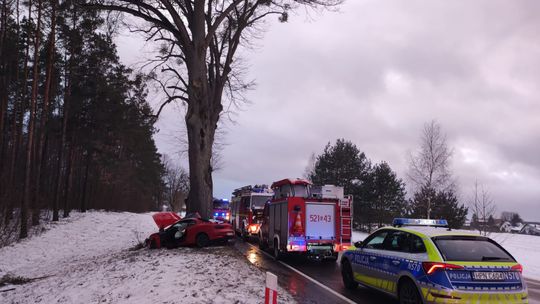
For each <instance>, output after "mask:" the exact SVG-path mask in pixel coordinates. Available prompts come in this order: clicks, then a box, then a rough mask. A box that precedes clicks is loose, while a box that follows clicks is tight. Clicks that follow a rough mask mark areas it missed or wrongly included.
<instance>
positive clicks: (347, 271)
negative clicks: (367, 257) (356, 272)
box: [341, 260, 358, 289]
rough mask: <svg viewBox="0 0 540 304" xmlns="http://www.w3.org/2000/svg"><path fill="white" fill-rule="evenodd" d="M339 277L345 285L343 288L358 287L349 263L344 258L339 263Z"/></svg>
mask: <svg viewBox="0 0 540 304" xmlns="http://www.w3.org/2000/svg"><path fill="white" fill-rule="evenodd" d="M341 278H342V279H343V285H345V288H347V289H355V288H356V287H358V283H357V282H356V281H354V276H353V272H352V267H351V264H350V263H349V261H347V260H344V261H343V262H342V263H341Z"/></svg>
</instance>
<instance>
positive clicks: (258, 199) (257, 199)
mask: <svg viewBox="0 0 540 304" xmlns="http://www.w3.org/2000/svg"><path fill="white" fill-rule="evenodd" d="M270 199H272V196H271V195H268V196H266V195H265V196H252V197H251V208H253V209H263V208H264V204H266V202H267V201H268V200H270Z"/></svg>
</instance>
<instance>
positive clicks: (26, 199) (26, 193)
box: [19, 0, 41, 239]
mask: <svg viewBox="0 0 540 304" xmlns="http://www.w3.org/2000/svg"><path fill="white" fill-rule="evenodd" d="M40 30H41V0H38V17H37V25H36V31H35V43H34V67H33V82H32V99H31V100H30V117H29V118H28V120H29V122H28V143H27V146H26V168H25V174H24V189H23V199H22V204H21V231H20V234H19V237H20V238H21V239H23V238H26V237H27V236H28V227H27V225H28V223H27V221H28V207H29V204H30V173H31V170H32V148H33V146H34V125H35V123H36V122H35V120H36V102H37V91H38V76H39V75H38V74H39V70H38V67H39V43H40V37H39V36H40V35H39V34H40Z"/></svg>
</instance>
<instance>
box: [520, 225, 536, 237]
mask: <svg viewBox="0 0 540 304" xmlns="http://www.w3.org/2000/svg"><path fill="white" fill-rule="evenodd" d="M520 233H522V234H530V235H540V222H525V223H523V228H522V229H521V231H520Z"/></svg>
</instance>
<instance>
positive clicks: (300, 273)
mask: <svg viewBox="0 0 540 304" xmlns="http://www.w3.org/2000/svg"><path fill="white" fill-rule="evenodd" d="M247 244H248V245H249V246H251V247H253V248H255V249H256V250H257V251H259V252H262V253H263V254H265V255H266V256H268V257H270V258H272V259H273V258H274V256H272V255H271V254H269V253H268V252H266V251H263V250H260V249H259V248H257V247H256V246H255V245H252V244H250V243H247ZM278 262H279V263H280V264H281V265H283V266H285V267H287V268H289V269H290V270H292V271H294V272H296V273H298V274H299V275H301V276H303V277H304V278H306V279H308V280H309V281H311V282H313V283H315V284H316V285H318V286H319V287H322V288H324V289H325V290H326V291H328V292H330V293H331V294H333V295H335V296H336V297H338V298H340V299H342V300H343V301H345V302H347V303H350V304H356V302H354V301H352V300H351V299H349V298H347V297H346V296H344V295H342V294H340V293H338V292H336V291H334V290H332V289H330V288H329V287H328V286H326V285H324V284H323V283H321V282H319V281H317V280H315V279H314V278H312V277H310V276H308V275H307V274H305V273H303V272H301V271H300V270H298V269H296V268H294V267H292V266H291V265H289V264H287V263H284V262H282V261H278Z"/></svg>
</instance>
